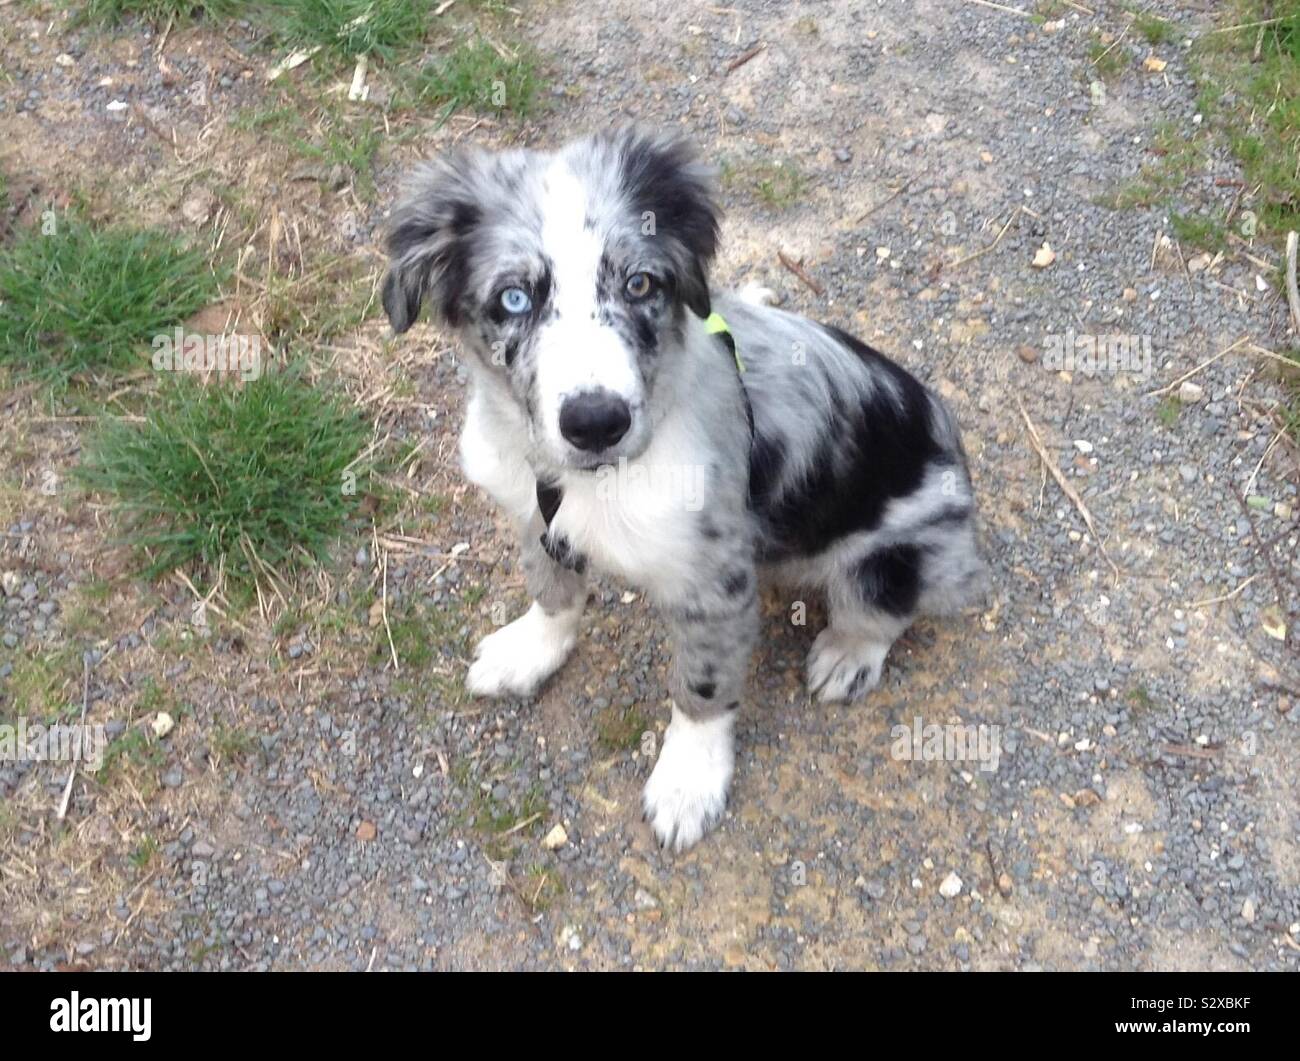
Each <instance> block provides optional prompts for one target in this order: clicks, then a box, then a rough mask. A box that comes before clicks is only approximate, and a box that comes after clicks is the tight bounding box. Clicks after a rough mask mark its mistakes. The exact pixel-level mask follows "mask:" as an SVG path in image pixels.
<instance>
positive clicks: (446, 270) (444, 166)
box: [384, 152, 483, 335]
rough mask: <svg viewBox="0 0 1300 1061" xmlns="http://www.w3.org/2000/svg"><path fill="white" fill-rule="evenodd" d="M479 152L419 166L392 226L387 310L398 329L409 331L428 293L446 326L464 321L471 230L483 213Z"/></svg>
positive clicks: (394, 214) (432, 306)
mask: <svg viewBox="0 0 1300 1061" xmlns="http://www.w3.org/2000/svg"><path fill="white" fill-rule="evenodd" d="M478 168H479V158H478V157H477V155H474V154H471V153H468V152H460V153H456V154H453V155H449V156H448V157H446V158H444V159H440V160H438V161H436V162H430V163H426V164H425V165H423V166H421V167H420V168H419V169H418V170H416V172H415V174H414V175H413V177H412V179H411V182H410V184H409V185H408V186H407V189H406V192H405V194H404V196H403V198H402V201H401V202H400V203H399V205H398V207H397V209H396V210H395V211H394V212H393V221H392V225H391V226H390V227H389V230H388V238H387V241H386V247H387V250H388V258H389V261H388V275H387V276H386V277H384V310H385V312H387V314H388V321H389V323H390V324H392V326H393V331H395V332H397V333H398V334H399V335H400V334H401V333H402V332H404V331H406V330H407V329H408V328H409V327H410V326H411V325H412V324H414V323H415V321H416V318H417V317H419V315H420V306H421V304H422V303H423V302H424V300H425V298H426V297H427V298H428V299H429V300H430V306H431V311H432V312H434V313H436V314H437V315H438V316H439V317H441V318H442V320H444V321H445V322H446V323H447V324H449V325H451V326H452V327H456V325H458V324H459V323H460V320H461V317H462V313H461V308H460V306H461V299H462V297H463V296H464V293H465V288H466V285H467V284H468V282H469V269H468V263H467V253H468V240H469V236H470V233H471V232H472V231H473V230H474V228H475V227H476V226H477V225H478V223H479V221H480V220H481V218H482V215H483V208H482V206H481V201H480V198H479V195H480V189H478V188H476V186H475V185H476V182H475V180H474V179H473V175H474V173H475V172H476V171H477V170H478Z"/></svg>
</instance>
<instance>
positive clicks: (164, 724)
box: [150, 711, 176, 740]
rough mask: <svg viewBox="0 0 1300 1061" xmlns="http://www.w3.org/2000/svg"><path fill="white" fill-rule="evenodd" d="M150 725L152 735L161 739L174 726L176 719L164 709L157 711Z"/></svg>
mask: <svg viewBox="0 0 1300 1061" xmlns="http://www.w3.org/2000/svg"><path fill="white" fill-rule="evenodd" d="M150 725H152V726H153V735H154V736H155V737H157V738H158V739H159V740H161V739H162V738H163V737H165V736H167V734H169V733H170V732H171V731H172V730H173V729H174V728H175V727H176V720H175V719H173V718H172V716H171V715H169V714H167V712H166V711H159V712H158V714H156V715H154V719H153V722H152V723H150Z"/></svg>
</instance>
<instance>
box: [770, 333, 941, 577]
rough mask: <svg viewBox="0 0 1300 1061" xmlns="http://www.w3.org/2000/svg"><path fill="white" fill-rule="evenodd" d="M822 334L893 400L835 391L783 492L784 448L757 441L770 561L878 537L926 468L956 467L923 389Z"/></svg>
mask: <svg viewBox="0 0 1300 1061" xmlns="http://www.w3.org/2000/svg"><path fill="white" fill-rule="evenodd" d="M823 327H826V331H827V332H829V333H830V335H831V336H832V337H833V338H834V339H835V340H836V341H837V342H839V343H841V344H842V345H844V346H845V347H847V348H848V349H850V350H852V351H853V352H854V353H856V354H857V355H858V357H860V358H862V360H863V361H865V362H868V363H869V364H870V365H871V368H872V373H873V375H875V376H877V377H884V380H885V381H887V382H888V383H889V384H892V387H891V388H890V389H891V390H892V392H893V393H888V392H887V391H886V387H885V385H884V384H883V383H882V385H881V386H880V387H877V388H876V389H875V391H874V392H873V393H872V394H871V396H870V397H869V398H868V400H867V401H865V402H857V401H853V400H850V398H849V396H848V393H846V392H842V391H841V392H836V394H835V408H834V409H833V411H832V418H831V422H829V423H827V424H826V425H825V430H824V431H823V433H822V437H821V440H820V447H819V449H818V451H817V452H816V453H814V454H813V457H812V460H811V461H810V465H809V470H808V472H807V473H806V474H805V475H804V477H803V479H802V480H801V481H800V482H799V483H798V484H797V485H796V486H795V487H793V488H791V487H790V486H788V485H787V486H786V487H785V488H784V491H783V492H781V493H778V492H777V484H778V482H779V481H780V476H781V471H782V468H783V467H784V465H785V462H786V453H785V449H784V446H783V444H782V442H781V441H780V440H779V439H776V438H769V437H766V436H763V435H757V436H756V437H755V438H754V441H753V445H752V446H751V448H750V469H749V493H750V503H751V505H752V507H753V509H754V511H755V512H757V513H758V515H759V518H760V519H761V520H762V522H763V523H764V530H765V534H764V537H765V539H766V544H765V548H764V554H763V555H764V559H766V560H776V559H784V558H788V557H790V556H812V555H816V554H817V553H820V552H822V551H823V550H825V549H826V548H827V547H828V546H830V545H831V544H833V543H834V542H836V541H838V540H839V539H841V538H843V537H844V536H845V535H848V534H852V533H854V532H857V531H869V530H874V529H875V528H876V527H878V526H879V525H880V520H881V517H882V516H883V515H884V511H885V507H886V506H887V505H888V504H889V502H890V501H891V500H893V499H894V498H898V497H906V496H907V495H908V494H910V493H913V492H914V491H915V490H916V489H917V487H918V486H920V484H921V480H922V479H923V478H924V476H925V472H926V468H927V467H928V466H929V465H932V464H939V465H942V464H947V463H952V458H951V456H949V455H948V454H946V453H945V452H944V450H943V449H942V448H941V447H940V445H939V444H938V442H937V441H936V440H935V438H934V435H933V434H932V431H931V426H930V416H931V406H930V400H929V396H928V395H927V393H926V390H925V388H924V387H922V386H921V384H920V382H919V381H918V380H916V379H915V378H914V377H913V376H911V375H910V374H909V373H908V372H907V371H906V370H905V369H903V368H902V367H900V366H899V365H896V364H894V362H892V361H890V360H889V359H888V358H887V357H885V356H884V355H883V354H880V353H878V352H877V351H875V350H873V349H871V348H870V347H869V346H867V345H866V344H864V343H862V342H859V341H858V340H857V339H855V338H853V336H851V335H849V334H847V333H846V332H843V331H841V330H840V329H839V328H832V327H827V326H823ZM849 393H851V392H849ZM954 466H955V465H954Z"/></svg>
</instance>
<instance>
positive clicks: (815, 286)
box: [776, 250, 826, 298]
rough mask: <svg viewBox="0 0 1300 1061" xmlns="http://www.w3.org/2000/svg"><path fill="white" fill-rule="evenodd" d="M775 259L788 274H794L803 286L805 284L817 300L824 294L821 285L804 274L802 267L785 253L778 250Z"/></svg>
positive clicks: (824, 291) (824, 290)
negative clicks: (787, 270)
mask: <svg viewBox="0 0 1300 1061" xmlns="http://www.w3.org/2000/svg"><path fill="white" fill-rule="evenodd" d="M776 258H777V261H779V262H780V263H781V264H782V265H784V266H785V267H786V268H787V269H789V270H790V272H792V273H794V275H795V276H797V277H798V278H799V279H800V280H802V281H803V282H804V283H805V284H807V285H808V289H809V290H810V291H812V293H813V294H815V295H816V296H817V297H818V298H821V297H822V296H823V295H825V294H826V289H825V288H823V287H822V285H821V284H819V283H818V282H817V281H816V280H814V279H813V278H812V277H811V276H809V275H808V274H807V273H806V272H804V270H803V266H801V265H800V264H799V263H798V262H796V261H795V260H794V259H793V258H791V257H790V256H789V255H788V254H786V253H785V251H780V250H779V251H777V252H776Z"/></svg>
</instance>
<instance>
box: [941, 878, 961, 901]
mask: <svg viewBox="0 0 1300 1061" xmlns="http://www.w3.org/2000/svg"><path fill="white" fill-rule="evenodd" d="M939 894H940V895H942V896H943V897H944V898H945V899H955V898H956V897H957V896H958V895H960V894H961V878H960V877H959V876H957V874H956V873H949V874H948V876H946V877H944V878H943V882H942V883H941V884H940V885H939Z"/></svg>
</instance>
